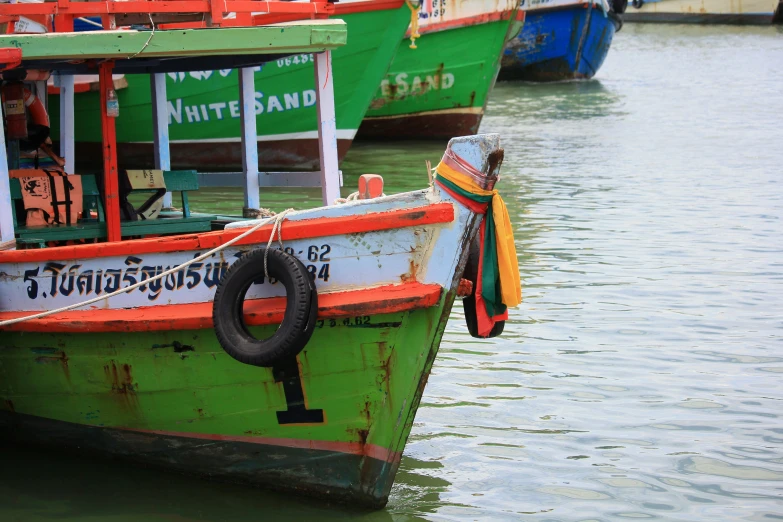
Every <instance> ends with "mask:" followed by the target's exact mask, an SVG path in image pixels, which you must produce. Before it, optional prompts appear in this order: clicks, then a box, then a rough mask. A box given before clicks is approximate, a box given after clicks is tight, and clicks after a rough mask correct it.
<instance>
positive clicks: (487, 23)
mask: <svg viewBox="0 0 783 522" xmlns="http://www.w3.org/2000/svg"><path fill="white" fill-rule="evenodd" d="M516 7H517V4H516V2H514V1H509V0H501V1H497V2H494V1H493V2H459V1H457V0H427V1H424V2H422V8H421V12H420V13H419V33H421V35H422V36H421V38H419V39H417V40H416V49H411V48H410V41H409V40H408V39H405V40H403V41H402V42H401V43H400V46H399V50H398V51H397V55H396V57H395V58H394V62H393V63H392V65H391V67H390V68H389V72H388V73H387V74H386V77H385V78H384V80H383V81H382V82H381V85H380V87H379V89H378V91H377V93H376V95H375V98H373V100H372V103H371V105H370V109H369V110H368V111H367V116H366V117H365V119H364V121H363V122H362V126H361V127H360V128H359V134H358V135H359V137H365V138H395V139H414V138H416V139H443V138H451V137H453V136H464V135H468V134H475V133H476V132H477V131H478V126H479V123H480V122H481V117H482V115H483V114H484V106H485V105H486V101H487V96H488V94H489V91H490V90H491V89H492V86H493V85H494V83H495V77H496V76H497V72H498V68H499V66H500V54H501V52H502V49H503V44H504V43H505V41H506V38H507V37H508V36H510V35H509V34H508V32H509V29H510V27H511V26H512V20H513V18H514V14H515V13H516ZM477 42H480V45H479V44H477Z"/></svg>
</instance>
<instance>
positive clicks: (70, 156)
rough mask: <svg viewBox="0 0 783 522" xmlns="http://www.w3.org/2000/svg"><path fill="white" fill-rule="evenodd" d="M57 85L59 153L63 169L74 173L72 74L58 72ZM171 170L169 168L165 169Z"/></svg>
mask: <svg viewBox="0 0 783 522" xmlns="http://www.w3.org/2000/svg"><path fill="white" fill-rule="evenodd" d="M56 79H57V86H58V88H59V90H60V99H61V100H62V102H63V103H62V104H60V137H61V138H60V155H61V156H62V157H63V159H65V166H64V170H65V172H67V173H68V174H73V173H75V172H76V171H75V157H74V146H73V145H74V141H75V140H74V134H73V93H74V76H73V75H72V74H58V75H57V77H56ZM165 170H171V169H165Z"/></svg>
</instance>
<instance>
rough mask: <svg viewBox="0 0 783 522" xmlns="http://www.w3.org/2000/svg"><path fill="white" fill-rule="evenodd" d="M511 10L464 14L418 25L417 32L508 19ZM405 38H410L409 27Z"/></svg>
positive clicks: (422, 32)
mask: <svg viewBox="0 0 783 522" xmlns="http://www.w3.org/2000/svg"><path fill="white" fill-rule="evenodd" d="M512 13H513V11H511V10H509V11H500V12H496V13H483V14H480V15H476V16H466V17H465V18H459V19H457V20H447V21H445V22H437V23H434V24H429V25H426V26H425V25H420V26H419V34H427V33H437V32H439V31H447V30H449V29H458V28H460V27H467V26H471V25H479V24H487V23H490V22H499V21H501V20H508V19H509V18H510V17H511V15H512ZM405 38H410V29H408V32H407V33H405Z"/></svg>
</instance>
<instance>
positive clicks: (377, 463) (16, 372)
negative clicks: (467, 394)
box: [0, 293, 453, 507]
mask: <svg viewBox="0 0 783 522" xmlns="http://www.w3.org/2000/svg"><path fill="white" fill-rule="evenodd" d="M452 303H453V295H452V294H451V293H448V294H444V295H443V296H442V297H441V299H440V301H439V303H438V304H437V305H436V306H434V307H431V308H427V309H420V310H413V311H409V312H400V313H393V314H384V315H376V316H372V317H370V318H369V320H368V319H365V318H364V317H361V318H353V317H351V318H348V319H337V320H335V321H334V325H331V324H330V321H329V320H326V321H325V322H324V324H323V326H322V327H319V328H317V329H316V330H315V333H314V335H313V337H312V339H311V341H310V342H309V344H308V346H307V347H306V349H305V350H304V351H303V352H302V353H300V354H299V356H298V357H297V360H298V369H299V375H300V379H301V389H302V390H303V392H304V405H302V404H301V402H299V404H296V403H295V402H292V401H291V397H290V396H288V397H287V393H288V392H286V391H285V389H284V381H285V379H279V381H280V382H276V380H275V377H276V376H277V377H278V378H280V377H281V376H280V374H279V371H280V370H279V369H271V368H259V367H254V366H248V365H244V364H242V363H239V362H237V361H235V360H234V359H232V358H230V357H229V356H228V355H227V354H226V353H225V352H224V351H223V350H222V348H221V347H220V345H219V344H218V342H217V339H216V337H215V335H214V332H213V331H212V330H195V331H168V332H136V333H127V334H122V335H119V334H106V333H83V334H62V333H61V334H45V333H30V332H27V333H24V334H20V333H11V332H6V333H4V334H3V339H2V341H0V436H10V437H16V438H17V439H22V440H24V441H32V442H39V443H46V444H50V445H55V446H66V447H67V446H71V447H79V448H82V449H86V450H93V451H97V452H102V453H109V454H113V455H118V456H121V457H124V458H126V459H130V460H134V461H138V462H141V463H143V464H149V465H154V466H160V467H165V468H169V469H173V470H177V471H183V472H189V473H197V474H202V475H208V476H212V477H215V478H221V479H224V480H231V481H237V482H248V483H255V484H261V485H265V486H268V487H273V488H277V489H286V490H296V491H300V492H303V493H306V494H309V495H316V496H325V497H328V498H331V499H343V500H351V501H354V502H358V503H361V504H363V505H367V506H372V507H379V506H382V505H384V504H385V503H386V499H387V497H388V494H389V490H390V489H391V485H392V482H393V479H394V475H395V473H396V471H397V467H398V465H399V459H400V456H401V453H402V450H403V448H404V446H405V442H406V440H407V437H408V434H409V433H410V429H411V426H412V423H413V418H414V416H415V413H416V409H417V407H418V404H419V400H420V399H421V394H422V392H423V389H424V385H425V383H426V379H427V375H428V374H429V371H430V368H431V366H432V362H433V360H434V358H435V355H436V353H437V349H438V346H439V344H440V340H441V336H442V334H443V331H444V329H445V324H446V321H447V319H448V315H449V311H450V309H451V305H452ZM344 323H345V324H344ZM274 328H275V327H271V326H270V327H259V328H256V329H253V330H254V333H255V334H256V335H257V336H258V337H259V338H261V337H267V336H269V335H271V334H272V332H273V331H274ZM293 367H294V368H295V367H296V366H293ZM286 378H290V374H289V375H288V376H287V377H286ZM289 395H290V394H289ZM304 407H306V408H307V409H308V410H322V417H323V421H322V422H319V421H317V420H316V421H313V419H312V418H311V419H309V421H307V419H305V418H302V419H299V421H297V422H300V421H301V422H304V423H297V422H294V423H284V422H287V421H285V420H281V418H280V416H279V414H278V412H286V411H289V412H291V411H294V410H298V411H300V413H301V410H302V409H303V408H304ZM283 415H284V416H285V415H286V414H285V413H283ZM316 416H317V415H316ZM295 417H296V416H295ZM205 439H206V440H205ZM208 441H211V442H208Z"/></svg>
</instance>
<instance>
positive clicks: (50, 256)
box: [0, 203, 454, 264]
mask: <svg viewBox="0 0 783 522" xmlns="http://www.w3.org/2000/svg"><path fill="white" fill-rule="evenodd" d="M452 221H454V206H453V204H452V203H435V204H432V205H426V206H423V207H415V208H405V209H397V210H390V211H388V212H371V213H368V214H362V215H350V216H340V217H333V218H325V217H321V218H313V219H303V220H301V221H283V226H282V235H283V240H284V241H290V240H294V239H308V238H316V237H328V236H340V235H345V234H358V233H361V232H377V231H381V230H392V229H395V228H406V227H414V226H422V225H432V224H436V223H450V222H452ZM243 232H245V229H232V230H217V231H214V232H204V233H201V234H184V235H178V236H167V237H158V238H149V239H134V240H128V241H122V242H116V243H94V244H89V245H68V246H61V247H52V248H41V249H35V250H8V251H3V252H0V264H2V263H35V262H43V261H68V260H71V259H82V260H84V259H95V258H101V257H114V256H118V257H121V256H129V255H134V256H138V255H141V254H152V253H165V252H183V251H189V250H205V249H206V250H209V249H212V248H215V247H217V246H219V245H222V244H223V243H225V242H226V241H228V240H230V239H233V238H235V237H236V236H238V235H240V234H242V233H243ZM271 233H272V224H271V223H270V224H269V225H265V226H264V227H262V228H260V229H258V230H256V231H255V232H253V233H252V234H250V235H249V236H247V237H245V238H244V239H242V240H240V241H238V242H237V243H234V244H235V245H236V246H242V245H251V244H257V245H261V244H264V245H265V244H266V242H267V241H269V235H270V234H271Z"/></svg>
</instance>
